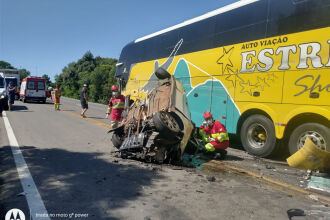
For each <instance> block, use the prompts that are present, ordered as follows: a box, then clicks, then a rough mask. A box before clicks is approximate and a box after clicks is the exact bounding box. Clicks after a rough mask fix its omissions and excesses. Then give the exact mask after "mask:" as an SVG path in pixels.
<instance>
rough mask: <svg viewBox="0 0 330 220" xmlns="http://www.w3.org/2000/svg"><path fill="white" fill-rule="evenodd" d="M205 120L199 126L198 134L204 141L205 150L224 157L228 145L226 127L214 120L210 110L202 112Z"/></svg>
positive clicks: (220, 157)
mask: <svg viewBox="0 0 330 220" xmlns="http://www.w3.org/2000/svg"><path fill="white" fill-rule="evenodd" d="M203 117H204V119H205V121H204V122H203V124H202V125H201V126H200V128H199V134H200V135H201V137H202V139H203V141H204V142H205V143H206V144H205V146H204V148H205V150H206V151H207V152H211V153H215V154H216V155H215V157H216V158H219V159H224V158H225V157H226V155H227V151H226V148H227V147H229V137H228V133H227V130H226V127H225V126H224V125H223V124H221V122H220V121H218V120H216V121H215V120H214V119H213V115H212V113H211V112H210V111H206V112H204V113H203ZM219 154H220V155H219Z"/></svg>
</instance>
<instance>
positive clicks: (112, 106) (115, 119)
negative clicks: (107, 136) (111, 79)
mask: <svg viewBox="0 0 330 220" xmlns="http://www.w3.org/2000/svg"><path fill="white" fill-rule="evenodd" d="M111 92H112V97H111V98H110V100H109V104H108V106H109V110H108V112H109V114H111V116H110V120H111V128H112V129H114V128H116V127H118V124H119V122H121V121H122V120H123V118H122V116H121V113H122V112H123V111H124V107H125V96H123V95H121V94H120V92H119V90H118V86H116V85H113V86H112V87H111Z"/></svg>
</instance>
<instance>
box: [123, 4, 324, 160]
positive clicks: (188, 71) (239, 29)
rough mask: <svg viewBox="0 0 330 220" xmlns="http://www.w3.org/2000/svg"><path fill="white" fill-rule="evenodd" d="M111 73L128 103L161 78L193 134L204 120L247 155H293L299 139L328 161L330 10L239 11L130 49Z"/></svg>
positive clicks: (185, 25)
mask: <svg viewBox="0 0 330 220" xmlns="http://www.w3.org/2000/svg"><path fill="white" fill-rule="evenodd" d="M116 66H117V67H116V77H117V78H118V79H120V80H121V81H123V82H124V84H125V88H123V91H124V93H125V94H130V95H131V97H133V98H135V99H137V98H143V97H145V96H146V94H147V92H148V91H150V90H151V89H152V88H154V87H155V83H156V76H155V74H154V73H155V70H157V69H158V68H159V67H162V68H164V69H165V70H167V71H168V72H169V73H170V74H173V75H174V76H175V77H176V79H177V80H179V81H180V82H181V83H182V85H183V87H184V89H185V93H186V97H187V100H188V104H189V108H190V112H191V118H192V120H193V122H194V123H195V124H196V126H199V125H200V124H201V123H202V122H203V116H202V115H203V112H205V111H206V110H209V111H211V112H212V113H213V115H214V118H215V119H216V120H220V121H221V122H222V123H223V124H224V125H225V126H226V128H227V130H228V132H229V133H231V134H234V135H237V136H238V137H240V140H241V142H242V145H243V147H244V149H245V150H246V151H248V152H249V153H250V154H253V155H256V156H260V157H267V156H270V155H271V154H273V153H275V152H280V153H281V151H286V149H283V148H282V147H280V146H283V144H282V143H286V144H284V146H287V149H288V150H289V152H290V153H291V154H293V153H295V152H296V151H297V150H299V149H300V148H301V147H303V145H304V142H305V139H306V138H307V137H309V138H310V139H311V140H312V141H313V142H314V143H315V144H317V146H318V147H320V148H321V149H323V150H326V151H330V123H329V120H330V0H244V1H243V0H241V1H237V2H235V3H233V4H230V5H227V6H224V7H221V8H219V9H217V10H214V11H211V12H209V13H206V14H204V15H201V16H199V17H196V18H193V19H190V20H187V21H184V22H182V23H179V24H177V25H175V26H172V27H169V28H166V29H164V30H161V31H158V32H156V33H152V34H149V35H146V36H144V37H141V38H139V39H136V40H134V41H133V42H131V43H129V44H127V45H126V46H125V47H124V48H123V49H122V52H121V55H120V58H119V60H118V63H117V65H116ZM280 143H281V144H280Z"/></svg>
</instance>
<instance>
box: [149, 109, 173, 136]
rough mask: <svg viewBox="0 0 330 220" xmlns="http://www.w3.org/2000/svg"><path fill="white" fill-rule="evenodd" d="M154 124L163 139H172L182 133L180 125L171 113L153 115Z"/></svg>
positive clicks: (162, 112) (160, 112)
mask: <svg viewBox="0 0 330 220" xmlns="http://www.w3.org/2000/svg"><path fill="white" fill-rule="evenodd" d="M153 123H154V125H155V127H156V130H157V131H158V132H159V134H160V136H162V137H165V138H169V139H172V137H175V136H176V135H177V134H178V133H179V132H180V126H179V123H178V122H177V121H176V119H175V118H174V117H173V116H172V115H171V114H170V113H169V112H166V111H159V112H156V113H155V114H154V115H153Z"/></svg>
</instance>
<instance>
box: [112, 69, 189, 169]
mask: <svg viewBox="0 0 330 220" xmlns="http://www.w3.org/2000/svg"><path fill="white" fill-rule="evenodd" d="M155 75H156V76H157V78H158V85H157V86H156V88H154V89H152V90H151V91H150V92H149V93H148V95H147V97H146V98H145V99H141V100H140V99H137V100H135V101H134V102H133V103H132V104H131V105H129V101H130V100H129V96H127V97H126V101H125V111H124V113H123V117H124V120H123V121H122V122H121V123H120V125H119V126H118V127H117V128H115V129H113V130H110V131H109V132H112V133H113V135H112V143H113V145H114V147H116V148H117V149H118V151H119V152H120V155H121V157H123V158H127V157H129V158H132V157H133V158H137V159H142V160H145V161H147V162H156V163H164V162H168V163H175V162H176V161H180V160H181V157H182V153H183V152H184V151H185V148H186V146H187V143H188V141H189V138H190V135H191V133H192V131H193V129H194V125H193V123H192V121H191V120H190V112H189V107H188V102H187V99H186V95H185V92H184V89H183V86H182V85H181V83H180V82H179V81H177V80H176V79H175V77H174V76H172V75H171V74H169V73H168V72H167V71H166V70H164V69H162V68H159V69H158V70H157V71H156V72H155Z"/></svg>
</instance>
